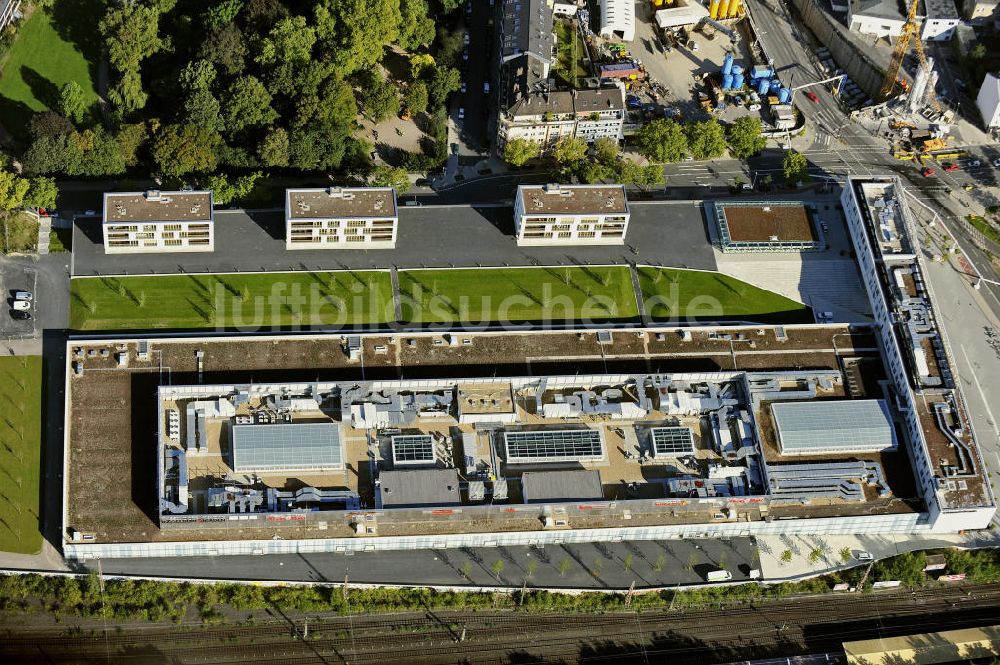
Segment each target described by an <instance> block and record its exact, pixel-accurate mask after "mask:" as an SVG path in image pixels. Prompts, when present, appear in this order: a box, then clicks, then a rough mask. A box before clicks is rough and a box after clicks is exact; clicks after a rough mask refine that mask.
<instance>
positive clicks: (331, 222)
mask: <svg viewBox="0 0 1000 665" xmlns="http://www.w3.org/2000/svg"><path fill="white" fill-rule="evenodd" d="M398 226H399V214H398V211H397V208H396V190H395V189H393V188H392V187H350V188H349V187H327V188H325V189H288V190H285V247H286V248H287V249H391V248H393V247H395V246H396V232H397V227H398Z"/></svg>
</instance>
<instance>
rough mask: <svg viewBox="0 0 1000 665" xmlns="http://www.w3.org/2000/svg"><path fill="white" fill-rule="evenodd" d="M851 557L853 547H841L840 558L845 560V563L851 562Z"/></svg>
mask: <svg viewBox="0 0 1000 665" xmlns="http://www.w3.org/2000/svg"><path fill="white" fill-rule="evenodd" d="M851 558H852V555H851V548H850V547H841V548H840V559H841V561H843V562H844V563H850V562H851Z"/></svg>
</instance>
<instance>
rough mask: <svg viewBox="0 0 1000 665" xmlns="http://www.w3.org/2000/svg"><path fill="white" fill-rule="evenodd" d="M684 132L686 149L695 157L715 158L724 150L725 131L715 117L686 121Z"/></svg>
mask: <svg viewBox="0 0 1000 665" xmlns="http://www.w3.org/2000/svg"><path fill="white" fill-rule="evenodd" d="M684 133H685V134H686V135H687V140H688V151H689V152H690V153H691V156H692V157H694V158H695V159H715V158H716V157H721V156H722V155H724V154H725V152H726V133H725V131H724V130H723V129H722V125H721V124H719V121H718V120H716V119H715V118H711V119H709V120H700V121H698V122H692V123H688V124H687V125H685V127H684Z"/></svg>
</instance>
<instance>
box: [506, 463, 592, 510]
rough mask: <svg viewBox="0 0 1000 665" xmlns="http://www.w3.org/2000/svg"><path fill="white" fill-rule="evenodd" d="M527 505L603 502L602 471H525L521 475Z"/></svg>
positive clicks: (522, 490)
mask: <svg viewBox="0 0 1000 665" xmlns="http://www.w3.org/2000/svg"><path fill="white" fill-rule="evenodd" d="M521 494H522V495H523V496H524V502H525V503H544V502H546V501H601V500H603V499H604V490H603V489H602V487H601V472H600V471H585V470H572V471H525V472H524V473H523V474H521Z"/></svg>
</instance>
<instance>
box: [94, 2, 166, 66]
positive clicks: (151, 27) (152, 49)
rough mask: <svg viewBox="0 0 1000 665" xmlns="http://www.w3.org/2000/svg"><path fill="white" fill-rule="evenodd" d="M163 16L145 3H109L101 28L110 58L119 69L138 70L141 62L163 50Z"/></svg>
mask: <svg viewBox="0 0 1000 665" xmlns="http://www.w3.org/2000/svg"><path fill="white" fill-rule="evenodd" d="M159 18H160V13H159V11H158V10H157V9H156V8H155V7H151V6H149V5H146V4H143V3H139V2H126V3H123V4H121V5H118V4H117V3H109V6H108V11H107V13H105V15H104V18H102V19H101V22H100V24H98V29H99V30H100V32H101V36H102V37H104V47H105V49H106V52H107V55H108V61H109V62H110V63H111V65H112V66H113V67H114V68H115V69H117V70H118V71H119V72H124V71H127V70H132V69H135V70H137V69H138V68H139V63H141V62H142V61H143V60H145V59H146V58H148V57H149V56H151V55H153V54H154V53H156V52H157V51H158V50H159V48H160V38H159V37H158V36H157V30H158V29H159Z"/></svg>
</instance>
